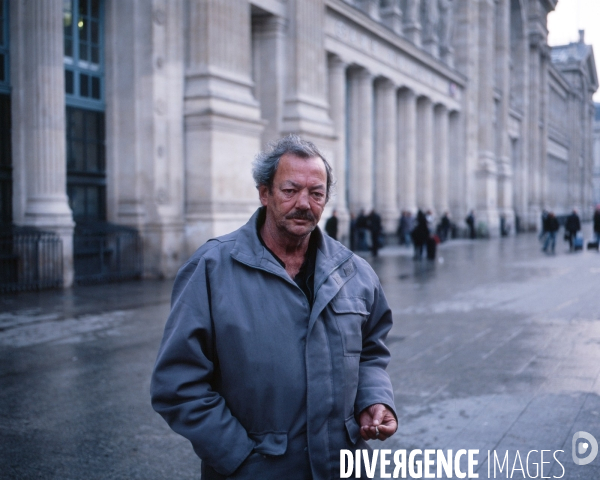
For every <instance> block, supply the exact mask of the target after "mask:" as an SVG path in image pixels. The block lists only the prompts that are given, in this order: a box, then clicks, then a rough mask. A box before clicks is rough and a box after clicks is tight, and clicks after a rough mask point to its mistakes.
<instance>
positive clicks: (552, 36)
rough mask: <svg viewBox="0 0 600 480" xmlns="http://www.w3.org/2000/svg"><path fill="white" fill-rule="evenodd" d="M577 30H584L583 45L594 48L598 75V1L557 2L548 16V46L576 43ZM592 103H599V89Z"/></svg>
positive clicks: (599, 14) (599, 67)
mask: <svg viewBox="0 0 600 480" xmlns="http://www.w3.org/2000/svg"><path fill="white" fill-rule="evenodd" d="M578 30H585V38H584V40H585V43H587V44H588V45H592V46H593V48H594V60H595V62H596V72H597V73H599V74H600V72H599V70H600V0H558V5H557V6H556V10H554V11H553V12H551V13H550V14H549V15H548V31H549V34H548V44H549V45H551V46H554V45H565V44H567V43H570V42H576V41H578V40H579V33H578ZM594 101H595V102H600V89H598V91H596V93H595V94H594Z"/></svg>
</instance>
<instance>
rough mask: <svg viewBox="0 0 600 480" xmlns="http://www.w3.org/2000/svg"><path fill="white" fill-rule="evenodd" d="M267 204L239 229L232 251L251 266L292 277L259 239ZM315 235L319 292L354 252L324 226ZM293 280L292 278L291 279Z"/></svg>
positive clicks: (232, 254) (236, 258)
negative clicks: (322, 230)
mask: <svg viewBox="0 0 600 480" xmlns="http://www.w3.org/2000/svg"><path fill="white" fill-rule="evenodd" d="M265 213H266V209H265V207H260V208H258V209H257V210H256V211H255V212H254V214H253V215H252V217H250V220H248V222H247V223H246V224H245V225H244V226H243V227H241V228H240V229H239V230H238V235H237V238H236V241H235V244H234V247H233V249H232V250H231V257H232V258H234V259H235V260H237V261H239V262H241V263H244V264H246V265H248V266H250V267H254V268H262V269H264V270H267V271H270V272H272V273H274V274H276V275H279V276H283V277H284V278H286V279H290V278H289V275H288V274H287V272H286V271H285V269H284V268H283V267H282V266H281V265H280V264H279V262H278V261H277V260H276V259H275V258H274V257H273V255H272V254H271V253H270V252H269V251H268V250H267V249H266V248H265V247H264V246H263V245H262V243H261V242H260V239H259V238H258V232H257V228H258V227H257V226H258V223H259V222H262V221H264V215H265ZM311 235H317V237H318V239H317V261H316V265H315V279H314V281H315V294H316V292H317V290H318V288H319V286H320V285H321V284H322V283H323V282H324V281H325V280H326V278H327V277H328V276H329V274H330V273H331V272H332V271H333V270H334V269H335V268H337V267H338V266H339V265H341V264H342V263H344V262H345V261H346V260H347V259H348V258H350V257H351V256H352V255H353V254H352V252H351V251H350V250H348V249H347V248H346V247H344V246H343V245H342V244H341V243H338V242H336V241H335V240H333V239H332V238H331V237H329V236H327V235H323V233H322V232H321V229H320V228H319V227H316V228H315V229H314V230H313V232H312V233H311ZM290 280H291V279H290Z"/></svg>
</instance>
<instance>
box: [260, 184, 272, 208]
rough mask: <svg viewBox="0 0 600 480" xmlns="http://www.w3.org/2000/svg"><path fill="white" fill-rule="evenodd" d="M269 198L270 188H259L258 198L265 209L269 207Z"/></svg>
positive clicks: (263, 186) (262, 186)
mask: <svg viewBox="0 0 600 480" xmlns="http://www.w3.org/2000/svg"><path fill="white" fill-rule="evenodd" d="M268 196H269V187H267V186H266V185H261V186H260V187H258V198H260V203H261V205H262V206H263V207H266V206H267V197H268Z"/></svg>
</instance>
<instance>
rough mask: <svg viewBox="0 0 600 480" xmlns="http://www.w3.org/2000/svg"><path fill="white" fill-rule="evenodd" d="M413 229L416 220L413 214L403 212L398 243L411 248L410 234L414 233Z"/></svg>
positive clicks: (399, 225) (399, 224)
mask: <svg viewBox="0 0 600 480" xmlns="http://www.w3.org/2000/svg"><path fill="white" fill-rule="evenodd" d="M413 228H414V220H413V217H412V213H410V212H409V211H408V210H405V211H403V212H402V215H400V220H399V222H398V243H400V244H401V245H406V246H407V247H410V245H411V243H412V241H411V238H410V232H412V230H413Z"/></svg>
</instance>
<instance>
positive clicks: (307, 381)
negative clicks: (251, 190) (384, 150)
mask: <svg viewBox="0 0 600 480" xmlns="http://www.w3.org/2000/svg"><path fill="white" fill-rule="evenodd" d="M253 175H254V180H255V182H256V186H257V188H258V192H259V197H260V202H261V204H262V207H261V208H259V209H258V210H257V211H256V212H255V214H254V215H253V216H252V218H250V220H249V221H248V223H247V224H246V225H244V226H243V227H241V228H240V229H239V230H236V231H235V232H233V233H230V234H228V235H225V236H223V237H219V238H215V239H213V240H210V241H208V242H207V243H206V244H205V245H203V246H202V247H201V248H200V249H199V250H198V251H197V252H196V253H194V255H193V256H192V257H191V258H190V259H189V260H188V262H187V263H186V264H185V265H184V266H183V267H182V268H181V270H180V271H179V273H178V275H177V279H176V281H175V285H174V288H173V297H172V310H171V314H170V316H169V319H168V321H167V325H166V327H165V332H164V337H163V340H162V343H161V346H160V350H159V353H158V358H157V361H156V366H155V369H154V373H153V376H152V386H151V393H152V405H153V407H154V409H155V410H156V411H157V412H159V413H160V414H161V415H162V416H163V417H164V418H165V420H166V421H167V422H168V423H169V425H170V426H171V428H172V429H173V430H174V431H176V432H177V433H179V434H181V435H183V436H184V437H185V438H187V439H188V440H189V441H190V442H191V443H192V446H193V447H194V450H195V451H196V453H197V455H198V456H199V457H200V458H201V459H202V478H203V480H206V479H223V478H235V479H261V480H269V479H273V480H275V479H278V480H280V479H284V478H285V479H287V480H295V479H298V480H300V479H302V480H304V479H315V480H321V479H323V480H324V479H332V478H339V473H340V450H341V449H351V450H355V449H361V448H368V447H367V445H366V443H365V440H369V439H374V438H379V439H382V440H383V439H386V438H388V437H389V436H390V435H392V434H393V433H394V432H395V431H396V428H397V421H396V414H395V412H394V399H393V392H392V386H391V383H390V379H389V376H388V375H387V373H386V372H385V368H386V366H387V364H388V361H389V351H388V350H387V348H386V346H385V344H384V340H385V337H386V335H387V333H388V331H389V329H390V328H391V326H392V318H391V312H390V309H389V307H388V305H387V302H386V299H385V296H384V294H383V291H382V289H381V285H380V283H379V280H378V278H377V276H376V275H375V273H374V272H373V270H372V269H371V268H370V267H369V265H368V264H367V263H366V262H365V261H364V260H362V259H361V258H360V257H357V256H354V255H353V253H352V252H351V251H350V250H348V249H346V248H345V247H344V246H343V245H341V244H340V243H338V242H336V241H335V240H333V239H331V238H330V237H329V236H327V235H323V234H322V233H321V231H320V229H319V228H318V227H317V223H318V222H319V219H320V218H321V214H322V212H323V208H324V207H325V204H326V203H327V200H328V199H329V195H330V190H331V185H332V182H333V179H332V172H331V167H330V166H329V164H328V163H327V161H326V160H325V159H324V157H323V155H321V153H320V152H319V151H318V150H317V148H316V147H315V146H314V145H313V144H312V143H310V142H307V141H304V140H302V139H300V138H299V137H298V136H295V135H290V136H288V137H285V138H283V139H282V140H280V141H279V142H278V143H276V144H275V145H274V146H273V148H272V150H271V151H269V152H265V153H263V154H260V155H259V156H258V157H257V159H256V160H255V162H254V165H253Z"/></svg>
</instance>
